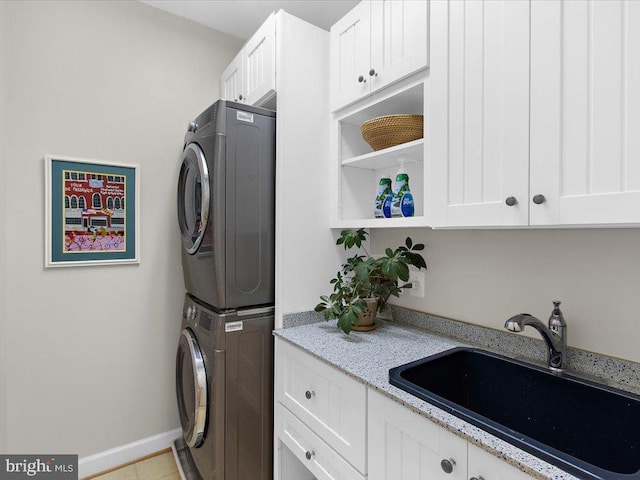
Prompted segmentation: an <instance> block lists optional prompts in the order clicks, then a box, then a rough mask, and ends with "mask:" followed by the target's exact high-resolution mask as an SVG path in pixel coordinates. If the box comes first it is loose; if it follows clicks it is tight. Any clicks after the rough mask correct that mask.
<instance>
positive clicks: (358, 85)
mask: <svg viewBox="0 0 640 480" xmlns="http://www.w3.org/2000/svg"><path fill="white" fill-rule="evenodd" d="M370 7H371V5H370V3H369V2H368V1H363V2H360V3H358V4H357V5H356V6H355V7H354V8H353V9H352V10H351V11H350V12H349V13H347V14H346V15H345V16H344V17H342V18H341V19H340V20H339V21H338V22H337V23H336V24H335V25H334V26H333V27H331V32H330V42H331V47H330V48H331V50H330V52H331V54H330V55H331V110H338V109H339V108H340V107H342V106H344V105H347V104H348V103H351V102H353V101H354V100H356V99H358V98H360V97H362V96H364V95H366V94H367V93H369V91H370V83H369V68H370V67H369V56H370V49H371V46H370V40H369V39H370V26H369V21H370Z"/></svg>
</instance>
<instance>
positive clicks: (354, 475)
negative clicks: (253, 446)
mask: <svg viewBox="0 0 640 480" xmlns="http://www.w3.org/2000/svg"><path fill="white" fill-rule="evenodd" d="M276 408H277V409H278V413H277V415H276V418H277V421H276V422H277V423H276V426H275V428H276V435H277V437H278V440H279V441H280V442H282V444H283V445H285V446H286V447H287V448H288V449H289V451H290V452H291V453H292V454H293V456H294V457H295V458H296V459H297V460H298V461H299V463H300V464H302V465H304V467H306V469H307V470H308V471H309V472H311V474H313V476H314V477H315V478H317V479H318V480H364V478H365V477H364V476H363V475H361V474H360V473H359V472H358V471H357V470H356V469H355V468H353V467H352V466H351V465H349V463H348V462H347V461H346V460H344V459H343V458H342V457H341V456H340V455H338V453H336V452H335V450H333V449H332V448H331V447H330V446H329V445H327V444H326V443H325V442H324V441H323V440H322V439H321V438H320V437H319V436H318V435H316V434H315V433H313V432H312V431H311V429H310V428H309V427H307V426H306V425H305V424H304V423H302V422H301V421H300V420H298V418H297V417H296V416H295V415H294V414H293V413H291V412H290V411H289V410H287V408H285V407H283V406H282V404H281V403H278V404H277V406H276Z"/></svg>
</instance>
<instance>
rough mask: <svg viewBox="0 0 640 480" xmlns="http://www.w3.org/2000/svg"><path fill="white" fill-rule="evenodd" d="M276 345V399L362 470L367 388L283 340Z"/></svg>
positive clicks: (363, 468) (363, 471) (363, 469)
mask: <svg viewBox="0 0 640 480" xmlns="http://www.w3.org/2000/svg"><path fill="white" fill-rule="evenodd" d="M276 347H277V348H276V372H277V375H276V387H275V388H276V396H277V399H278V401H279V402H281V403H282V405H284V406H285V407H287V408H288V409H289V410H290V411H291V412H293V413H294V414H295V415H296V416H297V417H298V418H299V419H300V420H302V422H304V423H305V424H306V425H307V426H308V427H309V428H310V429H311V430H313V431H314V432H315V433H316V434H317V435H318V436H319V437H320V438H322V440H324V441H325V442H326V443H328V444H329V445H330V446H331V447H332V449H333V450H335V451H337V452H340V455H342V456H343V457H344V458H345V459H346V460H347V461H348V462H349V463H351V465H353V466H354V467H355V468H357V469H358V470H359V471H360V472H362V473H365V465H366V460H365V451H366V433H365V432H366V420H367V417H366V404H367V400H366V399H367V394H366V387H365V386H364V385H363V384H361V383H359V382H357V381H355V380H354V379H352V378H350V377H348V376H347V375H346V374H344V373H342V372H339V371H338V370H336V369H335V368H332V367H330V366H328V365H327V364H325V363H323V362H321V361H320V360H317V359H315V358H313V357H311V356H310V355H308V354H306V353H304V352H303V351H301V350H299V349H297V348H295V347H292V346H291V345H289V344H287V343H285V342H281V341H279V342H278V343H277V345H276Z"/></svg>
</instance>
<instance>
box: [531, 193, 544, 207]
mask: <svg viewBox="0 0 640 480" xmlns="http://www.w3.org/2000/svg"><path fill="white" fill-rule="evenodd" d="M546 200H547V199H546V198H544V195H542V194H540V193H539V194H538V195H535V196H534V197H533V203H535V204H536V205H541V204H543V203H544V202H545V201H546Z"/></svg>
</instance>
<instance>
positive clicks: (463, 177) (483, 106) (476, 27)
mask: <svg viewBox="0 0 640 480" xmlns="http://www.w3.org/2000/svg"><path fill="white" fill-rule="evenodd" d="M431 36H432V39H431V65H430V74H431V105H430V107H431V108H430V109H428V110H430V112H431V113H430V114H431V119H430V121H429V123H428V125H430V131H429V130H428V129H425V132H426V133H425V134H426V135H427V136H430V137H431V162H432V164H431V165H432V173H431V177H432V179H433V181H432V185H431V190H432V195H433V196H432V199H431V201H432V209H433V210H432V213H433V225H434V226H500V225H527V223H528V205H529V203H528V197H529V195H528V193H529V191H528V179H529V171H528V169H529V1H528V0H503V1H498V0H485V1H477V0H467V1H452V2H448V1H442V0H434V1H432V2H431ZM428 114H429V111H428V112H427V115H428ZM509 197H513V200H515V202H516V203H514V204H513V205H511V206H509V205H507V203H506V200H507V198H509ZM509 203H513V202H512V200H510V201H509Z"/></svg>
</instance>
